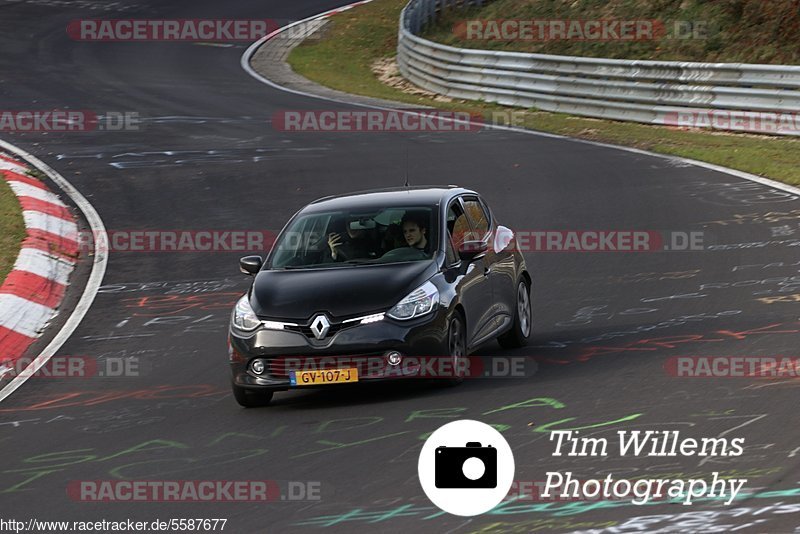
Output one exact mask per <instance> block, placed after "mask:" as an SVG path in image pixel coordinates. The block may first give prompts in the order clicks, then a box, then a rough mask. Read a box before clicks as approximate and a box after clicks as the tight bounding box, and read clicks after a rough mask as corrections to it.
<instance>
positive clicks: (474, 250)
mask: <svg viewBox="0 0 800 534" xmlns="http://www.w3.org/2000/svg"><path fill="white" fill-rule="evenodd" d="M487 250H489V244H488V243H487V242H486V241H464V242H463V243H461V246H460V247H458V257H459V258H461V260H462V261H466V262H470V261H473V260H477V259H479V258H482V257H483V255H484V254H486V251H487Z"/></svg>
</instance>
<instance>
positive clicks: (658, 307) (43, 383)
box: [0, 0, 800, 532]
mask: <svg viewBox="0 0 800 534" xmlns="http://www.w3.org/2000/svg"><path fill="white" fill-rule="evenodd" d="M336 4H337V3H336V2H333V1H331V2H323V1H305V0H292V1H283V2H264V3H257V2H244V1H236V0H232V1H228V2H225V3H219V2H210V1H192V2H170V3H166V2H152V4H147V3H143V2H139V3H136V4H133V3H128V2H127V1H126V0H123V1H122V2H117V3H116V4H115V6H117V8H118V7H119V6H125V7H126V10H125V11H124V12H119V11H115V8H113V7H112V8H109V9H108V10H104V9H99V10H90V9H88V6H87V5H86V4H83V5H80V4H72V5H73V6H74V7H70V5H71V4H70V3H69V2H64V3H48V2H44V1H42V2H39V1H38V0H32V1H30V2H6V1H3V2H2V3H0V50H2V55H1V56H0V64H2V79H3V82H2V102H3V108H4V109H64V108H71V109H90V110H95V111H105V110H115V111H136V112H138V113H140V114H141V115H142V117H145V118H147V122H146V124H145V127H144V128H143V129H142V130H141V131H131V132H116V133H115V132H93V133H69V134H46V135H44V134H18V135H7V136H6V139H8V140H9V141H11V142H13V143H16V144H18V145H19V146H21V147H23V148H25V149H26V150H28V151H30V152H32V153H34V154H36V155H37V156H39V157H40V158H42V159H43V160H44V161H46V162H47V163H48V164H50V165H51V166H53V167H54V168H56V169H57V170H58V171H59V172H61V173H62V174H63V175H64V176H65V177H66V178H67V179H69V180H70V181H71V182H72V183H73V184H74V185H75V186H76V187H77V188H78V189H79V190H80V191H81V192H82V193H83V194H84V195H85V196H86V197H87V198H88V199H89V200H90V201H91V202H92V203H93V205H94V206H95V207H96V209H97V211H98V212H99V213H100V215H101V217H102V218H103V221H104V222H105V225H106V227H107V228H108V229H109V230H130V229H198V230H203V229H270V230H277V229H279V228H281V227H282V225H283V223H284V222H285V221H286V219H287V218H288V217H289V216H290V215H291V214H292V213H293V212H294V211H295V210H296V209H298V208H299V207H301V206H303V205H304V204H306V203H307V202H309V201H311V200H313V199H315V198H318V197H321V196H324V195H329V194H334V193H339V192H344V191H351V190H360V189H366V188H372V187H383V186H393V185H399V184H400V183H402V176H403V174H404V166H405V165H404V160H405V153H406V151H408V153H409V154H410V157H409V171H410V176H411V179H412V183H458V184H460V185H463V186H465V187H472V188H476V189H477V190H479V191H481V192H482V193H483V194H484V195H485V197H486V198H487V199H488V201H489V203H490V204H491V205H492V206H493V208H494V210H495V211H496V213H497V214H498V216H499V218H500V219H501V220H502V222H503V223H504V224H506V225H508V226H511V227H513V228H517V229H562V230H569V229H641V230H675V231H683V232H690V231H701V232H705V243H706V244H707V245H710V244H740V243H753V242H770V243H767V244H765V245H763V246H760V247H758V248H738V247H733V248H732V249H730V250H703V251H694V252H677V251H670V252H655V253H638V254H631V253H626V254H625V253H593V254H588V253H586V254H582V253H527V254H526V257H527V261H528V264H529V267H530V269H531V271H532V274H533V278H534V297H533V303H534V315H535V327H534V328H535V329H534V333H533V339H532V343H531V346H530V347H528V348H526V349H520V350H517V351H503V350H501V349H500V348H499V346H498V345H496V344H495V343H490V344H487V345H486V346H484V347H482V348H480V349H479V350H478V354H479V355H481V356H483V357H485V359H486V360H487V361H490V360H491V357H493V356H499V355H506V356H520V357H526V358H527V359H529V360H530V361H531V362H533V361H536V362H538V369H537V371H536V372H535V374H532V376H528V377H522V378H500V377H497V378H487V379H481V380H468V381H466V382H465V383H464V384H463V385H461V386H460V387H458V388H450V389H442V388H438V387H434V386H432V385H430V384H417V385H411V384H399V385H392V386H381V387H366V386H365V387H358V388H346V389H343V388H337V389H335V390H333V389H332V390H324V391H295V392H289V393H279V394H277V395H276V397H275V400H274V402H273V405H272V406H270V407H268V408H264V409H248V410H246V409H241V408H240V407H239V406H238V405H237V404H236V403H235V402H234V400H233V398H232V396H231V395H230V392H229V386H228V383H229V382H228V381H229V372H228V368H227V362H226V358H227V354H226V341H225V338H226V326H227V321H228V317H229V310H230V305H231V304H232V303H233V302H234V300H235V299H236V296H237V295H238V294H241V293H242V292H243V291H244V290H245V289H246V287H247V285H248V282H249V279H248V278H246V277H245V276H243V275H240V274H239V273H238V266H237V259H238V256H239V254H237V253H133V252H130V253H123V252H112V253H111V256H110V260H109V264H108V272H107V274H106V278H105V281H104V287H103V289H102V290H101V292H100V294H98V296H97V298H96V300H95V303H94V305H93V307H92V308H91V309H90V311H89V313H88V314H87V316H86V318H85V319H84V321H83V323H82V325H81V326H80V328H78V330H77V331H76V332H75V333H74V334H73V336H72V337H71V339H70V340H69V341H68V342H67V343H66V344H65V345H64V347H63V348H62V349H61V351H60V353H59V354H60V355H82V356H87V357H89V358H92V359H97V360H98V361H103V360H104V359H109V358H120V357H121V358H130V359H138V361H139V364H140V373H139V376H136V377H125V378H115V379H112V378H108V377H103V378H101V377H95V378H83V379H66V378H65V379H36V378H32V379H30V380H29V381H28V382H27V383H26V384H25V385H24V386H23V387H22V388H20V389H19V390H18V391H17V392H15V393H14V394H13V395H12V396H11V397H10V398H8V399H6V400H5V401H4V402H3V403H2V404H0V451H2V458H3V462H2V465H0V509H1V510H2V516H3V518H4V519H8V518H15V519H17V520H27V519H28V518H38V519H43V520H44V519H51V520H75V521H95V520H101V519H107V520H122V519H128V518H130V519H134V520H138V521H145V520H146V521H152V520H153V519H157V518H158V519H162V520H167V519H170V518H180V517H183V518H189V517H201V518H227V519H228V523H227V527H226V530H227V531H230V532H257V531H258V532H279V531H311V532H313V531H330V532H351V531H353V530H354V529H359V530H361V531H364V532H372V531H379V530H380V531H385V532H408V531H425V532H445V531H448V532H471V531H475V530H481V529H484V528H487V529H489V530H493V531H498V532H499V531H509V530H513V529H518V531H520V532H524V531H529V530H532V529H534V528H540V529H545V530H554V531H555V530H575V529H579V528H588V527H592V526H599V525H601V524H606V525H611V524H613V523H614V522H617V523H624V522H626V521H630V520H631V518H634V517H640V516H649V515H653V514H666V517H664V518H663V522H662V523H658V526H659V527H661V528H673V529H675V530H684V531H687V530H689V531H707V530H710V529H712V528H717V529H720V530H731V529H732V528H734V527H741V530H739V531H740V532H791V531H794V530H795V529H796V528H798V525H800V515H798V513H797V512H796V511H793V510H797V509H798V508H792V507H791V506H790V505H794V506H797V503H800V494H798V493H797V491H792V490H797V489H798V484H800V471H799V470H798V463H799V462H800V450H798V447H800V440H799V439H798V437H800V430H798V428H799V427H798V424H797V423H798V416H797V395H798V391H800V390H799V389H798V386H800V382H798V381H797V380H796V379H795V380H770V379H725V378H719V379H708V378H693V379H689V378H675V377H672V376H669V374H668V373H666V372H665V369H664V365H665V362H667V360H668V359H669V358H670V357H673V356H686V355H689V356H695V355H740V356H743V355H747V356H751V355H759V356H762V355H763V356H775V355H790V356H798V346H800V343H798V341H800V335H799V334H800V322H798V309H797V304H796V303H794V304H792V303H787V302H774V303H772V304H768V303H766V302H764V301H759V300H757V299H759V298H764V297H773V296H785V295H790V294H794V293H798V292H800V288H798V285H797V283H796V280H797V279H796V278H795V282H794V283H793V282H792V278H791V277H793V276H794V277H796V276H798V267H799V266H798V262H800V254H798V250H800V249H798V248H796V247H795V246H792V244H793V243H795V242H793V241H792V239H794V238H796V237H798V235H800V227H798V215H797V213H798V211H797V210H798V209H800V202H798V199H797V198H796V197H794V196H792V195H791V194H788V193H785V192H781V191H777V190H774V189H770V188H769V187H766V186H763V185H759V184H753V183H750V182H747V181H745V180H742V179H740V178H735V177H732V176H729V175H725V174H722V173H717V172H713V171H709V170H706V169H702V168H697V167H693V166H686V165H680V164H675V163H673V162H670V161H669V160H666V159H662V158H657V157H651V156H645V155H639V154H633V153H628V152H623V151H618V150H614V149H610V148H605V147H599V146H593V145H590V144H585V143H579V142H573V141H569V140H558V139H550V138H545V137H538V136H531V135H523V134H518V133H514V132H504V131H482V132H480V133H446V134H400V133H386V134H374V133H373V134H370V133H362V134H343V133H336V134H326V133H307V134H291V133H281V132H278V131H275V130H273V129H272V128H271V126H270V123H269V118H270V117H271V115H272V113H273V112H275V111H276V110H284V109H322V108H326V109H327V108H334V109H346V106H340V105H331V104H329V103H325V102H320V101H314V100H311V99H308V98H303V97H299V96H296V95H291V94H287V93H283V92H280V91H276V90H273V89H271V88H269V87H267V86H265V85H263V84H260V83H258V82H257V81H255V80H254V79H253V78H251V77H250V76H248V75H247V74H246V73H245V72H244V71H243V70H242V69H241V67H240V66H239V58H240V56H241V54H242V52H243V50H244V48H245V47H246V44H245V43H242V44H241V45H236V46H233V47H214V46H202V45H198V44H191V43H174V42H165V43H79V42H74V41H71V40H70V39H69V38H68V37H67V35H66V33H65V26H66V24H67V22H68V21H69V20H71V19H74V18H80V17H103V18H121V17H126V18H136V17H140V18H203V17H209V18H215V17H216V18H274V19H299V18H303V17H306V16H310V15H313V14H315V13H318V12H321V11H324V10H326V9H330V8H332V7H335V6H336ZM96 5H98V6H102V4H101V3H99V2H98V3H97V4H96ZM81 6H83V7H81ZM211 151H213V152H211ZM732 221H735V222H732ZM778 227H780V228H778ZM781 234H783V236H781ZM792 234H794V235H792ZM775 236H777V237H775ZM736 282H743V283H741V284H738V285H736V284H734V283H736ZM704 284H705V286H704ZM709 284H711V285H709ZM582 309H583V311H582V312H579V310H582ZM645 309H646V310H649V311H643V310H645ZM156 317H158V318H161V319H160V320H157V321H155V322H154V321H153V319H154V318H156ZM148 321H149V322H150V324H147V323H148ZM654 325H655V326H654ZM602 334H607V336H606V338H605V339H600V340H598V339H596V337H597V336H599V335H602ZM531 399H539V400H531ZM524 401H527V402H524ZM458 418H471V419H478V420H481V421H484V422H487V423H491V424H496V425H505V426H504V435H505V436H506V438H507V439H508V441H509V443H510V445H511V447H512V449H513V450H514V452H515V458H516V464H517V473H516V477H515V478H516V479H517V480H526V481H540V480H544V478H545V473H546V472H547V471H550V470H561V471H572V472H573V473H574V475H575V477H576V478H579V479H589V478H603V477H604V476H605V475H606V474H608V473H614V474H615V476H616V477H617V478H619V477H622V476H628V477H630V478H633V477H666V478H689V477H693V476H694V477H699V476H704V475H705V476H710V474H711V473H712V472H714V471H720V472H724V474H726V475H727V476H734V477H741V478H747V479H748V482H747V484H746V486H745V487H746V488H747V489H748V490H752V491H753V492H754V493H761V494H762V495H760V496H758V497H751V498H747V499H744V500H741V501H738V502H737V503H735V504H734V505H732V506H730V507H728V508H725V507H723V506H721V504H718V503H714V502H710V503H709V502H706V503H697V504H695V505H693V506H682V505H679V504H677V505H676V504H669V505H668V504H658V505H648V506H634V505H631V504H630V503H629V502H625V503H622V504H619V505H618V506H614V507H600V506H589V505H590V504H596V503H586V502H583V503H554V504H552V505H551V506H550V507H549V508H536V509H534V508H531V505H533V504H537V503H532V502H525V503H520V504H521V505H522V504H524V505H526V506H527V507H528V508H516V509H514V508H506V509H505V510H504V511H502V513H493V514H487V515H482V516H479V517H476V518H472V519H466V518H460V517H456V516H449V515H441V514H437V513H436V509H434V508H433V507H432V505H431V503H430V502H429V501H428V500H427V498H426V497H425V495H424V494H423V492H422V490H421V488H420V486H419V483H418V480H417V474H416V470H417V455H418V452H419V450H420V447H421V445H422V443H423V439H424V436H425V435H426V434H427V433H429V432H431V431H433V430H435V429H436V428H438V427H439V426H440V425H441V424H443V423H446V422H449V421H451V420H454V419H458ZM554 429H582V430H581V431H582V432H583V433H584V435H590V434H591V435H593V436H594V437H600V436H607V437H613V436H614V435H615V432H616V431H617V430H635V429H643V430H681V431H682V433H683V435H684V436H685V437H716V436H721V435H725V436H728V437H743V438H745V452H744V454H743V455H742V456H740V457H734V458H712V459H705V460H703V459H701V458H697V457H687V458H682V457H678V458H649V459H648V458H632V457H626V458H620V457H619V456H618V455H615V454H610V455H609V456H608V457H605V458H568V457H562V458H558V457H553V456H551V452H552V444H551V443H550V442H549V441H548V434H547V432H548V430H554ZM122 478H124V479H137V480H138V479H148V480H209V479H210V480H254V479H259V480H263V479H269V480H278V481H284V482H285V481H316V482H319V483H320V487H321V499H320V500H313V501H300V502H288V501H279V502H273V503H267V504H264V503H241V502H239V503H206V504H192V503H151V502H136V503H130V502H129V503H125V502H116V503H83V502H76V501H75V500H74V499H72V498H70V497H69V496H68V495H67V491H66V489H67V486H68V484H69V482H70V481H80V480H116V479H122ZM765 492H778V493H772V494H766V495H765V494H764V493H765ZM778 503H782V504H781V505H778ZM734 508H738V509H741V508H744V509H745V510H744V511H742V510H739V511H738V512H737V513H734V514H731V513H728V514H726V513H725V511H726V510H728V511H730V510H731V509H734ZM690 511H692V512H696V511H710V512H712V513H709V514H706V515H704V516H700V517H696V518H695V519H694V521H695V523H693V525H694V527H687V526H686V523H683V524H682V525H679V524H678V521H686V518H685V517H678V514H683V513H686V512H690ZM638 524H639V525H643V524H644V523H642V522H640V523H638ZM653 525H655V524H653ZM545 527H546V528H545ZM652 528H654V527H652Z"/></svg>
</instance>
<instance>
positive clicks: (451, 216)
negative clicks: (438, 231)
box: [445, 200, 471, 264]
mask: <svg viewBox="0 0 800 534" xmlns="http://www.w3.org/2000/svg"><path fill="white" fill-rule="evenodd" d="M470 231H471V229H470V226H469V221H468V220H467V216H466V215H464V210H463V209H461V205H460V204H459V203H458V201H457V200H456V201H453V202H451V203H450V207H449V208H447V237H448V241H449V244H448V246H446V247H445V252H446V253H447V262H448V264H452V263H455V262H457V261H458V254H457V252H456V251H457V250H458V249H459V247H460V246H461V243H463V242H464V241H465V240H466V239H467V238H468V237H469V233H470Z"/></svg>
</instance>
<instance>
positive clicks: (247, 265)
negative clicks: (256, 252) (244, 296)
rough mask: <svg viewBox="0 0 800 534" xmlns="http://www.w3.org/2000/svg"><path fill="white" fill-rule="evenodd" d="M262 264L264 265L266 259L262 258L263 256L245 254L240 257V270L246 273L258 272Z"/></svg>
mask: <svg viewBox="0 0 800 534" xmlns="http://www.w3.org/2000/svg"><path fill="white" fill-rule="evenodd" d="M262 265H264V260H262V259H261V256H245V257H244V258H241V259H239V270H240V271H242V273H244V274H249V275H254V274H258V271H260V270H261V266H262Z"/></svg>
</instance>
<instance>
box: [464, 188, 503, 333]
mask: <svg viewBox="0 0 800 534" xmlns="http://www.w3.org/2000/svg"><path fill="white" fill-rule="evenodd" d="M462 205H463V206H464V212H465V213H466V215H467V217H468V218H469V221H470V224H471V226H472V229H473V239H476V240H480V241H483V242H484V243H486V244H487V247H488V248H487V250H486V254H485V256H484V257H483V258H482V261H483V265H482V267H483V271H484V276H485V278H486V279H487V281H488V282H489V286H490V287H491V288H492V299H491V300H490V301H487V302H486V307H487V310H486V313H487V315H488V324H487V332H485V335H489V334H491V333H492V332H494V331H495V330H497V329H498V328H499V327H500V326H502V324H503V320H504V318H506V317H507V316H508V313H509V306H508V302H507V300H508V295H505V294H503V293H504V291H503V290H504V289H505V284H504V283H503V281H504V279H505V278H506V277H507V273H506V272H505V271H507V269H504V265H503V264H502V263H501V262H500V256H499V255H498V253H497V251H496V250H495V248H494V239H492V221H491V214H490V212H489V211H488V210H487V209H486V206H485V205H484V203H483V202H482V201H481V199H480V198H479V197H478V196H476V195H465V196H464V197H463V198H462ZM500 295H502V296H503V298H499V297H500Z"/></svg>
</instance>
